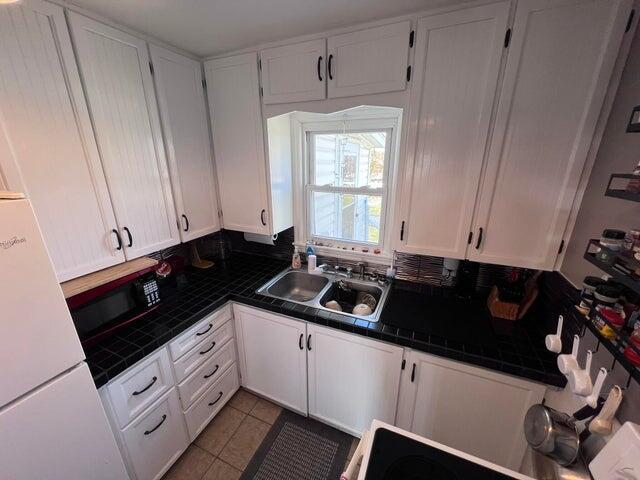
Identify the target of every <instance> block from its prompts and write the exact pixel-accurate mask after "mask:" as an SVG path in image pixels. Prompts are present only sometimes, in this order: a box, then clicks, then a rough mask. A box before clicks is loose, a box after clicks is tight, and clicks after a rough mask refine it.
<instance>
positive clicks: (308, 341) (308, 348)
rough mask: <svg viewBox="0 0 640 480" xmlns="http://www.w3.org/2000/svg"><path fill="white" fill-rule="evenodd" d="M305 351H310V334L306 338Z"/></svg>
mask: <svg viewBox="0 0 640 480" xmlns="http://www.w3.org/2000/svg"><path fill="white" fill-rule="evenodd" d="M307 350H309V351H311V334H309V336H308V337H307Z"/></svg>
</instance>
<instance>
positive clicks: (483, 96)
mask: <svg viewBox="0 0 640 480" xmlns="http://www.w3.org/2000/svg"><path fill="white" fill-rule="evenodd" d="M508 15H509V3H508V2H500V3H495V4H491V5H485V6H481V7H477V8H469V9H464V10H460V11H456V12H453V13H446V14H442V15H435V16H432V17H427V18H422V19H421V20H420V21H419V22H418V29H417V33H416V34H417V37H416V53H415V60H414V74H415V77H414V81H413V87H412V89H411V101H410V105H411V106H412V111H411V116H412V119H413V120H412V121H410V122H409V125H410V128H411V131H410V134H409V136H408V137H409V138H414V139H416V149H415V152H413V151H410V152H409V155H408V158H407V165H406V166H405V172H404V186H403V194H402V206H401V210H400V212H401V214H400V215H399V218H398V220H397V222H398V225H397V230H396V231H397V232H399V235H400V242H399V244H398V246H397V248H398V249H399V250H402V251H405V252H410V253H418V254H423V255H435V256H441V257H449V258H464V257H465V253H466V250H467V241H468V235H469V231H470V229H471V222H472V215H473V206H474V204H475V200H476V193H477V190H478V184H479V181H480V172H481V169H482V161H483V157H484V151H485V147H486V143H487V133H488V131H489V123H490V118H491V109H492V106H493V102H494V97H495V95H496V86H497V81H498V71H499V69H500V59H501V57H502V52H503V50H504V47H503V40H504V35H505V32H506V30H507V19H508Z"/></svg>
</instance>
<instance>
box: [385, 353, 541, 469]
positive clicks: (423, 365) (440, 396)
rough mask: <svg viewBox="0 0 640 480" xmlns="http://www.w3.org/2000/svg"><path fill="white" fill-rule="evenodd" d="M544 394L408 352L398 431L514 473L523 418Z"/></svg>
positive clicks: (516, 380) (537, 387)
mask: <svg viewBox="0 0 640 480" xmlns="http://www.w3.org/2000/svg"><path fill="white" fill-rule="evenodd" d="M545 391H546V387H545V386H544V385H542V384H539V383H534V382H530V381H526V380H523V379H520V378H515V377H512V376H509V375H504V374H500V373H496V372H493V371H489V370H485V369H483V368H477V367H472V366H470V365H466V364H462V363H458V362H454V361H450V360H445V359H443V358H440V357H435V356H432V355H427V354H425V353H422V352H416V351H411V352H408V354H407V357H406V369H405V370H404V372H403V375H402V383H401V388H400V400H399V406H398V415H397V425H398V426H399V427H401V428H404V429H406V430H409V431H411V432H413V433H416V434H418V435H423V436H425V437H427V438H429V439H431V440H435V441H436V442H440V443H443V444H445V445H447V446H450V447H453V448H456V449H458V450H461V451H463V452H466V453H470V454H472V455H476V456H478V457H480V458H483V459H485V460H489V461H491V462H494V463H497V464H498V465H502V466H504V467H507V468H511V469H514V470H518V469H519V468H520V465H521V463H522V458H523V456H524V452H525V449H526V442H525V438H524V432H523V420H524V416H525V414H526V412H527V410H528V409H529V407H530V406H531V405H533V404H535V403H539V402H541V401H542V399H543V398H544V394H545Z"/></svg>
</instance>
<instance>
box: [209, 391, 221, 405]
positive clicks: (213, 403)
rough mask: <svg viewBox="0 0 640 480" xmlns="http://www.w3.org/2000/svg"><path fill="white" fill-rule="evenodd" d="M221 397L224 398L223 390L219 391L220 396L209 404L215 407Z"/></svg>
mask: <svg viewBox="0 0 640 480" xmlns="http://www.w3.org/2000/svg"><path fill="white" fill-rule="evenodd" d="M221 398H222V392H220V393H218V398H216V399H215V400H214V401H213V402H209V406H210V407H213V406H214V405H215V404H216V403H218V402H219V401H220V399H221Z"/></svg>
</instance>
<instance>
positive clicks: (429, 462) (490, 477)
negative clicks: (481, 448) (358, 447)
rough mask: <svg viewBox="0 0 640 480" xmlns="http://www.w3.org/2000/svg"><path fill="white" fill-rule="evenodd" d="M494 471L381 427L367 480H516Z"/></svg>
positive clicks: (369, 464) (377, 432)
mask: <svg viewBox="0 0 640 480" xmlns="http://www.w3.org/2000/svg"><path fill="white" fill-rule="evenodd" d="M513 478H514V477H511V476H509V475H504V474H502V473H499V472H496V471H495V470H491V469H489V468H486V467H484V466H482V465H479V464H477V463H474V462H470V461H469V460H465V459H464V458H461V457H458V456H456V455H452V454H451V453H448V452H445V451H443V450H440V449H438V448H435V447H431V446H429V445H426V444H424V443H422V442H418V441H416V440H413V439H412V438H409V437H405V436H404V435H400V434H398V433H395V432H392V431H391V430H387V429H386V428H378V429H377V430H376V432H375V435H374V437H373V444H372V445H371V456H370V458H369V463H368V465H367V474H366V476H365V480H473V479H487V480H512V479H513Z"/></svg>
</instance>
